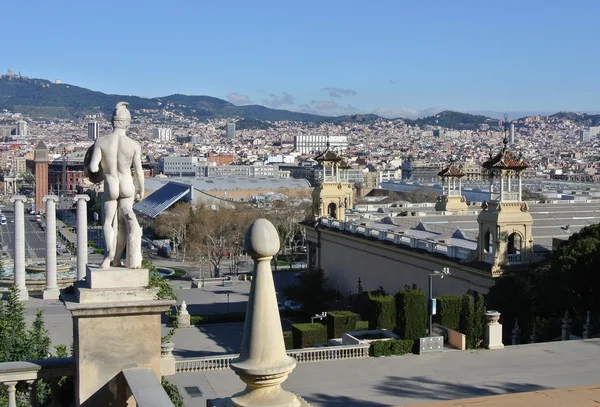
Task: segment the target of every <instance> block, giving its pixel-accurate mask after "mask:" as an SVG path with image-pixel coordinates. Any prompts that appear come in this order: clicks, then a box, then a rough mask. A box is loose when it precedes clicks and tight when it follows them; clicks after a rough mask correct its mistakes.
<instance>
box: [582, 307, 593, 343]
mask: <svg viewBox="0 0 600 407" xmlns="http://www.w3.org/2000/svg"><path fill="white" fill-rule="evenodd" d="M591 333H592V321H591V319H590V312H589V311H588V312H587V316H586V318H585V324H583V334H582V336H583V339H588V338H589V337H590V335H591Z"/></svg>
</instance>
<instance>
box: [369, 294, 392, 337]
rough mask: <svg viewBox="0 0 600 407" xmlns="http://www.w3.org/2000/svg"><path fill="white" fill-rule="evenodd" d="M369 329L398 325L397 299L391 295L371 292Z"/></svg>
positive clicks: (389, 327)
mask: <svg viewBox="0 0 600 407" xmlns="http://www.w3.org/2000/svg"><path fill="white" fill-rule="evenodd" d="M368 316H369V318H368V319H369V329H388V330H390V331H393V330H394V328H395V327H396V301H395V300H394V297H392V296H391V295H381V296H378V295H374V294H371V293H369V305H368Z"/></svg>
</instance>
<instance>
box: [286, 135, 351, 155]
mask: <svg viewBox="0 0 600 407" xmlns="http://www.w3.org/2000/svg"><path fill="white" fill-rule="evenodd" d="M327 143H329V149H330V150H333V151H336V152H338V153H344V152H346V149H347V148H348V137H347V136H326V135H298V136H294V150H295V151H297V152H299V153H301V154H317V153H320V152H323V151H325V149H326V148H327Z"/></svg>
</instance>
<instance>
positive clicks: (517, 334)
mask: <svg viewBox="0 0 600 407" xmlns="http://www.w3.org/2000/svg"><path fill="white" fill-rule="evenodd" d="M512 333H513V334H512V344H513V345H518V344H520V343H521V328H519V320H518V319H517V318H515V327H514V328H513V331H512Z"/></svg>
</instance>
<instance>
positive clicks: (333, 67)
mask: <svg viewBox="0 0 600 407" xmlns="http://www.w3.org/2000/svg"><path fill="white" fill-rule="evenodd" d="M0 15H2V19H1V21H2V24H1V30H2V46H1V47H0V70H1V71H5V70H6V69H8V68H12V70H13V71H21V73H22V74H24V75H27V76H30V77H40V78H46V79H51V80H54V79H61V80H62V81H63V82H66V83H72V84H76V85H79V86H84V87H88V88H91V89H94V90H100V91H103V92H107V93H121V94H135V95H141V96H164V95H168V94H173V93H185V94H204V95H211V96H216V97H220V98H224V99H228V100H230V101H231V102H233V103H236V104H247V103H256V104H262V105H266V106H270V107H276V108H281V109H290V110H300V111H311V112H317V113H320V114H326V115H332V114H344V113H346V112H355V111H358V112H376V113H379V114H382V115H384V116H398V115H407V116H408V115H412V114H415V113H416V112H420V111H430V110H433V108H451V109H456V110H463V111H474V110H495V111H500V112H503V111H548V112H553V111H558V110H575V111H594V110H600V98H599V96H600V80H599V79H600V75H599V73H600V52H599V50H600V41H599V40H600V24H599V23H598V16H599V15H600V1H599V0H589V1H585V0H571V1H568V2H567V1H558V0H544V1H542V0H519V1H513V0H497V1H487V0H454V1H448V0H439V1H427V0H421V1H403V0H390V1H376V0H370V1H351V0H345V1H337V0H320V1H312V0H273V1H260V0H245V1H241V0H239V1H223V0H221V1H209V0H189V1H178V0H175V1H153V0H146V1H134V0H128V1H125V0H122V1H106V0H103V1H93V0H90V1H87V0H85V1H84V0H78V1H58V0H35V1H24V0H23V1H5V2H2V6H0Z"/></svg>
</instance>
